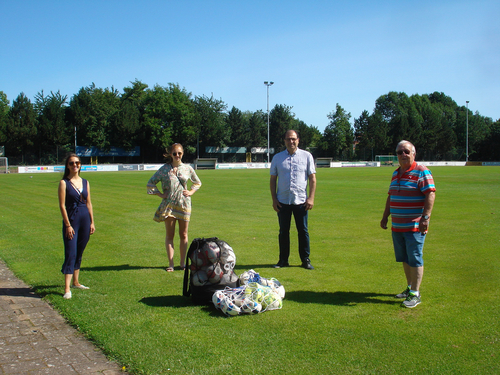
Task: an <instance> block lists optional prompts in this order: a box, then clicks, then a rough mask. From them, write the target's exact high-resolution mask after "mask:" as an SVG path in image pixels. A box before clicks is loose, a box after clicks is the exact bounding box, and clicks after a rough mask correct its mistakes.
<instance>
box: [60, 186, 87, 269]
mask: <svg viewBox="0 0 500 375" xmlns="http://www.w3.org/2000/svg"><path fill="white" fill-rule="evenodd" d="M63 181H64V182H66V201H65V206H66V212H67V213H68V218H69V222H70V224H71V226H72V227H73V230H74V231H75V235H74V236H73V239H71V240H70V239H68V238H67V237H66V236H65V229H66V228H65V226H64V222H63V229H62V233H63V240H64V264H63V266H62V269H61V272H62V273H63V274H65V275H68V274H73V273H74V272H75V270H79V269H80V264H81V263H82V255H83V251H84V250H85V246H87V242H89V238H90V213H89V210H88V208H87V196H88V192H87V180H85V179H84V178H82V183H83V189H82V192H81V193H80V191H78V190H77V188H76V187H75V186H74V185H73V184H72V183H71V182H70V181H69V180H68V179H64V180H63Z"/></svg>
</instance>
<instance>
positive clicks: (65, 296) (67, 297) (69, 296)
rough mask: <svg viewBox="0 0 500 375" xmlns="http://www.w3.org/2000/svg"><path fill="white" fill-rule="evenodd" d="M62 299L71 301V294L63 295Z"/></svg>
mask: <svg viewBox="0 0 500 375" xmlns="http://www.w3.org/2000/svg"><path fill="white" fill-rule="evenodd" d="M63 298H64V299H71V292H68V293H64V296H63Z"/></svg>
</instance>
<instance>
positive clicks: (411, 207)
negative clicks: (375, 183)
mask: <svg viewBox="0 0 500 375" xmlns="http://www.w3.org/2000/svg"><path fill="white" fill-rule="evenodd" d="M431 191H436V186H435V185H434V179H433V178H432V174H431V171H430V170H429V169H427V167H426V166H424V165H418V164H417V163H416V162H413V164H412V166H411V167H410V168H409V169H408V170H407V171H406V172H405V173H404V174H403V175H402V176H399V168H398V169H396V170H395V171H394V173H393V174H392V179H391V185H390V186H389V195H390V212H391V218H392V230H393V231H394V232H418V224H419V222H420V217H421V216H422V213H423V212H424V202H425V195H426V194H428V193H430V192H431Z"/></svg>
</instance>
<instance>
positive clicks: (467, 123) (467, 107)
mask: <svg viewBox="0 0 500 375" xmlns="http://www.w3.org/2000/svg"><path fill="white" fill-rule="evenodd" d="M465 106H466V111H465V118H466V136H465V138H466V139H465V162H468V161H469V101H468V100H466V101H465Z"/></svg>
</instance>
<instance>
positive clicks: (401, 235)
mask: <svg viewBox="0 0 500 375" xmlns="http://www.w3.org/2000/svg"><path fill="white" fill-rule="evenodd" d="M425 236H426V235H425V234H422V233H420V232H392V242H393V244H394V254H395V255H396V262H405V263H406V264H408V265H409V266H410V267H422V266H423V265H424V259H423V254H424V242H425Z"/></svg>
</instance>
